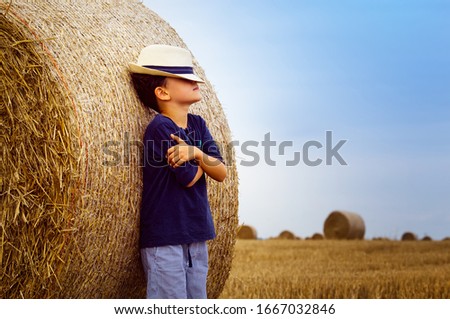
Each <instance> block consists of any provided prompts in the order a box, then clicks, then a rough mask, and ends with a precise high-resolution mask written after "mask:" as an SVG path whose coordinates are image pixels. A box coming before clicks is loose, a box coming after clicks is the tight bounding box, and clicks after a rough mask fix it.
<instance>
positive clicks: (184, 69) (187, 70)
mask: <svg viewBox="0 0 450 319" xmlns="http://www.w3.org/2000/svg"><path fill="white" fill-rule="evenodd" d="M143 67H144V68H148V69H154V70H158V71H163V72H168V73H173V74H194V70H193V68H192V67H190V66H160V65H143Z"/></svg>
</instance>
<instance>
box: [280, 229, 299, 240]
mask: <svg viewBox="0 0 450 319" xmlns="http://www.w3.org/2000/svg"><path fill="white" fill-rule="evenodd" d="M278 238H279V239H296V238H297V237H296V236H295V235H294V233H293V232H291V231H289V230H283V231H282V232H281V233H280V234H279V235H278Z"/></svg>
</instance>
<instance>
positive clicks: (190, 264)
mask: <svg viewBox="0 0 450 319" xmlns="http://www.w3.org/2000/svg"><path fill="white" fill-rule="evenodd" d="M190 247H191V245H188V249H187V251H188V263H189V264H188V265H189V268H192V257H191V249H190Z"/></svg>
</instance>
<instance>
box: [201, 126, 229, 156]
mask: <svg viewBox="0 0 450 319" xmlns="http://www.w3.org/2000/svg"><path fill="white" fill-rule="evenodd" d="M202 126H203V129H202V131H203V136H202V147H201V148H202V151H203V153H205V154H208V155H209V156H212V157H214V158H217V159H219V160H220V161H221V162H222V163H224V160H223V158H222V155H221V153H220V149H219V146H218V144H217V142H216V141H215V140H214V138H213V137H212V135H211V133H210V131H209V129H208V127H207V126H206V123H205V121H204V120H203V119H202Z"/></svg>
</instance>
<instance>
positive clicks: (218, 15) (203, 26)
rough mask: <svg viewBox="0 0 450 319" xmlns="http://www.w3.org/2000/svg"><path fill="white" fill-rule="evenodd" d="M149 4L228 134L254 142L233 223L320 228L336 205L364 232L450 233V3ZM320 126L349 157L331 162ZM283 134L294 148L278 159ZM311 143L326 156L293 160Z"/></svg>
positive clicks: (270, 228) (263, 229) (163, 0)
mask: <svg viewBox="0 0 450 319" xmlns="http://www.w3.org/2000/svg"><path fill="white" fill-rule="evenodd" d="M144 4H146V5H147V6H148V7H149V8H150V9H152V10H153V11H155V12H156V13H157V14H158V15H160V16H161V17H162V18H163V19H165V20H166V21H167V22H168V23H169V24H170V25H171V26H172V27H174V28H175V30H176V31H177V32H178V34H179V35H180V36H181V37H182V39H183V40H184V41H185V43H186V44H187V46H188V47H189V49H190V50H191V51H192V52H193V54H194V55H195V57H196V58H197V60H198V61H199V63H200V65H201V66H202V67H203V69H204V70H205V72H206V75H207V78H208V80H209V81H210V82H211V83H212V84H213V85H214V87H215V90H216V93H217V95H218V97H219V99H220V101H221V103H222V104H223V107H224V110H225V113H226V115H227V118H228V121H229V124H230V127H231V130H232V133H233V140H235V141H239V143H240V145H242V143H243V142H245V141H250V140H251V141H257V142H258V143H259V146H258V147H253V148H250V149H251V150H252V151H255V152H258V154H259V155H260V161H259V163H258V164H257V165H254V166H252V167H247V166H244V165H242V164H243V163H245V162H248V161H250V160H252V158H251V157H249V155H248V152H245V150H244V152H243V151H242V148H240V147H237V148H236V151H237V163H238V170H239V176H240V189H239V190H240V197H239V199H240V210H239V217H240V221H241V223H245V224H249V225H253V226H254V227H255V228H256V229H257V230H258V236H259V237H261V238H267V237H270V236H277V235H278V234H279V233H280V232H281V231H283V230H286V229H287V230H290V231H292V232H294V233H296V234H297V235H298V236H301V237H307V236H310V235H312V234H313V233H315V232H322V229H323V222H324V220H325V219H326V217H327V216H328V214H329V213H330V212H331V211H332V210H335V209H342V210H348V211H354V212H356V213H359V214H360V215H361V216H362V217H363V218H364V220H365V223H366V238H372V237H377V236H387V237H390V238H400V237H401V235H402V234H403V233H404V232H405V231H412V232H414V233H416V234H417V235H418V236H419V237H423V236H425V235H429V236H431V237H433V238H435V239H441V238H443V237H445V236H450V196H449V192H450V139H449V137H450V20H449V19H448V16H450V2H448V1H437V0H431V1H425V0H424V1H418V0H410V1H392V0H391V1H381V0H377V1H375V0H374V1H361V0H359V1H357V0H355V1H339V2H338V1H331V0H328V1H320V0H319V1H312V0H311V1H268V0H262V1H254V0H248V1H235V0H232V1H196V0H194V1H181V0H160V1H153V0H145V1H144ZM143 32H145V30H143ZM327 131H331V132H332V143H331V144H332V145H333V146H335V145H336V144H337V143H338V142H339V141H340V140H345V141H346V142H345V143H344V144H343V145H342V147H341V148H340V149H339V154H340V155H341V156H342V158H343V159H344V160H345V162H346V163H347V165H340V164H339V162H338V161H337V160H336V158H334V159H333V161H332V165H325V144H326V132H327ZM268 133H270V138H271V140H272V141H273V142H275V143H276V146H274V147H272V148H271V149H270V151H271V152H270V153H269V154H270V159H272V160H274V161H275V162H276V165H275V166H270V165H268V164H267V163H266V162H265V161H264V150H265V149H264V147H263V146H262V143H261V142H262V141H263V140H264V137H265V136H266V134H268ZM283 141H291V143H292V147H290V148H289V149H287V151H286V152H285V154H284V155H280V154H278V155H277V153H278V151H277V150H278V147H279V145H280V143H282V142H283ZM308 141H317V142H319V143H321V144H322V145H323V146H324V147H323V148H321V149H317V148H314V147H312V148H310V152H309V158H310V159H312V160H315V159H319V158H321V159H324V161H323V163H322V164H321V165H318V166H314V167H312V166H308V165H306V164H305V163H304V162H300V163H299V164H298V165H295V166H287V165H286V161H288V160H291V159H293V157H294V153H295V152H301V153H302V150H303V145H304V144H305V143H308ZM266 156H267V149H266Z"/></svg>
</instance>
